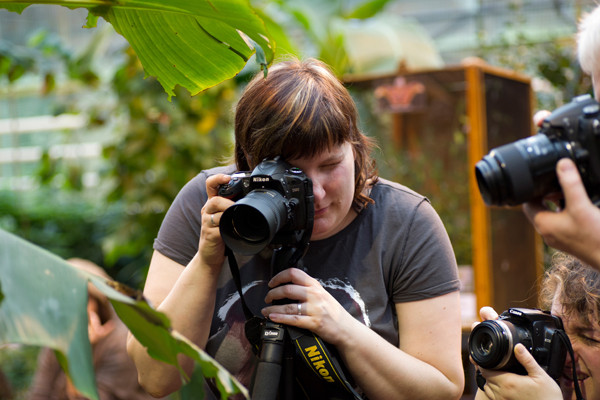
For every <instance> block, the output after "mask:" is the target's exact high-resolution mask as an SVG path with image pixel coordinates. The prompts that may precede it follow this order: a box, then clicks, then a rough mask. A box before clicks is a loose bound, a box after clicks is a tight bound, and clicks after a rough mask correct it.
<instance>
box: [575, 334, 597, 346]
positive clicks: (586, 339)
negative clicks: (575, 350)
mask: <svg viewBox="0 0 600 400" xmlns="http://www.w3.org/2000/svg"><path fill="white" fill-rule="evenodd" d="M579 337H580V338H581V340H582V341H583V342H585V343H587V344H589V345H594V346H598V345H600V341H599V340H596V339H594V338H592V337H589V336H584V335H579Z"/></svg>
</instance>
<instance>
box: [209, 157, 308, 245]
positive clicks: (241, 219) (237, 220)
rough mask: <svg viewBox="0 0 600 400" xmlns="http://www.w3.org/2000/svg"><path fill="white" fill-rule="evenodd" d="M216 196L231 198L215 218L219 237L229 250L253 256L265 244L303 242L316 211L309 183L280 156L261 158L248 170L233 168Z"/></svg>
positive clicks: (300, 172)
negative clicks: (230, 175)
mask: <svg viewBox="0 0 600 400" xmlns="http://www.w3.org/2000/svg"><path fill="white" fill-rule="evenodd" d="M218 194H219V196H223V197H226V198H229V199H231V200H234V201H236V203H235V204H234V205H232V206H231V207H229V208H228V209H226V210H225V212H224V213H223V215H222V216H221V220H220V222H219V227H220V228H219V229H220V232H221V236H222V238H223V241H224V242H225V244H226V245H227V246H228V247H229V248H230V249H231V250H233V251H234V252H236V253H239V254H243V255H252V254H256V253H258V252H260V251H261V250H262V249H263V248H265V247H266V246H267V245H269V244H271V245H273V246H275V247H278V246H295V245H298V244H299V243H303V242H306V243H308V240H309V239H310V235H311V233H312V228H313V221H314V213H315V211H314V196H313V191H312V182H311V180H310V179H309V178H308V177H307V176H306V175H305V174H304V172H302V170H300V169H299V168H296V167H293V166H291V165H290V164H288V163H287V162H285V161H283V160H281V159H280V157H275V158H274V159H266V160H264V161H262V162H261V163H260V164H259V165H257V166H256V168H254V170H253V171H252V172H247V171H245V172H236V173H235V174H233V175H232V177H231V180H230V181H229V183H228V184H226V185H222V186H221V187H219V191H218Z"/></svg>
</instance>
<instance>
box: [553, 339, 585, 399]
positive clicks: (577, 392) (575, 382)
mask: <svg viewBox="0 0 600 400" xmlns="http://www.w3.org/2000/svg"><path fill="white" fill-rule="evenodd" d="M556 334H557V335H558V337H559V338H560V340H561V341H562V342H563V343H564V345H565V346H566V348H567V351H568V352H569V356H571V366H572V367H573V386H574V387H575V396H577V400H585V399H584V398H583V395H582V394H581V388H580V387H579V380H578V379H577V367H576V366H575V354H574V352H573V346H571V340H569V337H568V336H567V334H566V333H565V331H562V330H559V331H557V332H556Z"/></svg>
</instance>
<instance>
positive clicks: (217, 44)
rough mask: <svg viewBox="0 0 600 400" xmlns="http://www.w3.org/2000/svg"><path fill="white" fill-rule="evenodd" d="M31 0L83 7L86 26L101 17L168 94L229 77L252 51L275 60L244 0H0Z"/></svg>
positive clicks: (15, 3) (13, 0) (15, 0)
mask: <svg viewBox="0 0 600 400" xmlns="http://www.w3.org/2000/svg"><path fill="white" fill-rule="evenodd" d="M31 4H56V5H61V6H66V7H69V8H86V9H88V11H89V14H88V21H87V26H88V27H94V26H96V21H97V18H98V17H102V18H104V19H105V20H106V21H108V22H109V23H111V24H112V25H113V27H114V28H115V30H116V31H117V32H118V33H120V34H121V35H123V37H124V38H125V39H127V41H128V42H129V44H130V45H131V46H132V47H133V49H134V51H135V52H136V54H137V55H138V57H139V59H140V61H141V63H142V65H143V66H144V70H145V72H146V74H147V75H150V76H154V77H156V78H157V79H158V81H159V82H160V83H161V85H162V86H163V88H164V89H165V91H166V92H167V93H168V95H169V97H171V96H173V95H174V92H173V89H174V88H175V86H176V85H181V86H183V87H185V88H186V89H188V90H189V91H190V93H191V94H192V95H195V94H197V93H199V92H201V91H202V90H204V89H207V88H209V87H211V86H214V85H216V84H218V83H220V82H222V81H224V80H227V79H229V78H232V77H233V76H235V75H236V74H237V73H238V72H239V71H240V70H241V69H242V68H244V66H245V65H246V62H247V61H248V59H249V58H250V56H252V55H253V54H255V53H256V62H257V63H259V64H260V65H261V68H266V67H267V65H268V64H270V63H271V61H272V60H273V52H274V43H273V42H272V40H270V39H269V37H270V36H269V34H268V32H267V30H266V28H265V25H264V23H263V21H262V20H261V19H260V18H259V17H258V16H257V15H256V14H255V13H254V11H253V10H252V8H251V7H250V4H249V2H248V0H212V1H207V0H120V1H118V2H117V1H111V0H108V1H107V0H100V1H99V0H38V1H23V0H0V8H5V9H7V10H9V11H14V12H18V13H21V12H22V11H23V10H24V9H25V8H26V7H27V6H29V5H31ZM265 71H266V69H265Z"/></svg>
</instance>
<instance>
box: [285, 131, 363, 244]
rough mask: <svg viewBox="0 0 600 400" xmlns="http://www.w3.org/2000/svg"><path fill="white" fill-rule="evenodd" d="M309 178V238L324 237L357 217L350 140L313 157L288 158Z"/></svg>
mask: <svg viewBox="0 0 600 400" xmlns="http://www.w3.org/2000/svg"><path fill="white" fill-rule="evenodd" d="M288 162H289V163H290V164H292V165H293V166H296V167H298V168H300V169H301V170H302V171H304V173H305V174H306V175H307V176H308V177H309V178H310V179H311V180H312V184H313V193H314V196H315V222H314V226H313V232H312V236H311V240H320V239H325V238H328V237H330V236H333V235H334V234H336V233H337V232H339V231H341V230H342V229H344V228H345V227H346V226H348V224H349V223H350V222H351V221H352V220H353V219H354V218H355V217H356V212H355V211H354V210H353V209H352V201H353V200H354V152H353V150H352V145H351V144H350V143H347V142H346V143H344V144H342V145H340V146H335V147H332V148H331V150H325V151H323V152H322V153H319V154H317V155H316V156H314V157H306V158H304V157H303V158H297V159H293V160H288Z"/></svg>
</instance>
